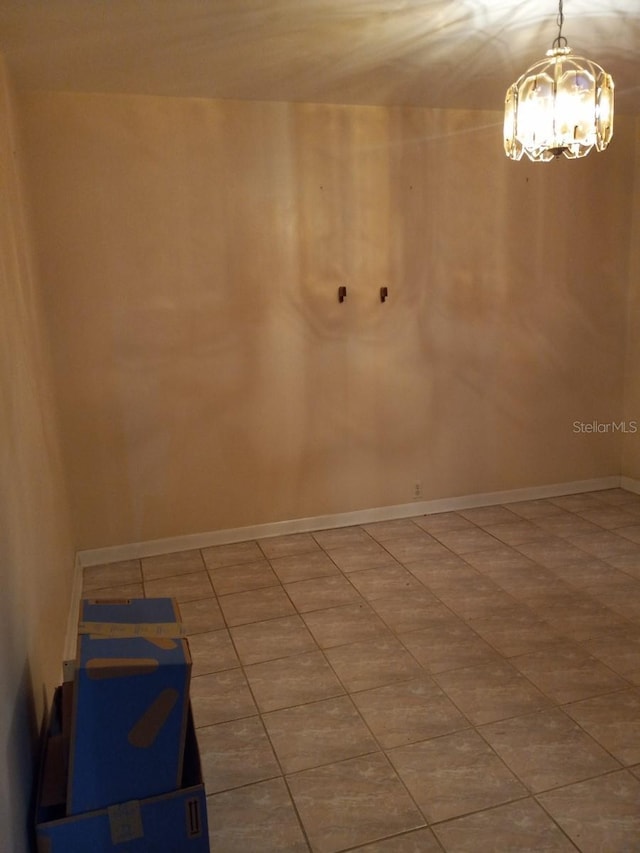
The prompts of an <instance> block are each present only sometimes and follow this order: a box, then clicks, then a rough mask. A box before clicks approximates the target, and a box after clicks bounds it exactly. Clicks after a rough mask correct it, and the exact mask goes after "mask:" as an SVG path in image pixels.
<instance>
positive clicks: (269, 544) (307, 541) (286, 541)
mask: <svg viewBox="0 0 640 853" xmlns="http://www.w3.org/2000/svg"><path fill="white" fill-rule="evenodd" d="M258 544H259V545H260V548H262V551H263V552H264V554H265V556H266V557H267V558H268V559H269V560H271V559H275V558H277V557H290V556H292V555H294V554H307V553H308V552H309V551H317V550H319V548H320V546H319V545H318V543H317V542H316V540H315V539H314V538H313V536H312V535H311V534H310V533H292V534H290V535H288V536H273V537H271V538H270V539H260V540H258Z"/></svg>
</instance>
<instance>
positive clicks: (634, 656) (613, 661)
mask: <svg viewBox="0 0 640 853" xmlns="http://www.w3.org/2000/svg"><path fill="white" fill-rule="evenodd" d="M581 645H582V647H583V648H584V649H586V650H587V651H588V652H589V654H591V655H592V656H593V657H595V658H597V659H598V660H600V661H602V663H604V664H606V665H607V666H608V667H609V669H612V670H613V671H614V672H617V673H618V675H622V676H625V675H628V674H630V673H633V672H640V629H638V628H636V629H632V630H627V631H610V632H608V633H606V634H602V635H601V636H599V637H596V638H594V639H592V640H586V641H584V642H583V643H582V644H581Z"/></svg>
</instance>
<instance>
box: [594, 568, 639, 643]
mask: <svg viewBox="0 0 640 853" xmlns="http://www.w3.org/2000/svg"><path fill="white" fill-rule="evenodd" d="M614 571H616V570H615V569H614ZM621 574H622V573H621ZM584 591H585V593H587V594H588V595H589V596H590V598H593V599H595V600H596V601H598V603H599V604H600V605H602V606H604V607H606V608H608V609H609V610H612V611H613V612H614V613H615V614H617V616H618V617H623V619H624V620H630V621H637V620H638V619H640V581H637V580H633V579H631V578H629V577H628V576H627V583H624V584H623V583H607V581H602V582H600V583H599V584H598V585H597V586H588V587H585V590H584ZM610 627H611V628H615V627H616V626H615V625H611V626H610ZM617 627H618V628H619V629H620V630H624V628H625V627H627V626H625V625H623V624H619V625H618V626H617ZM629 627H630V626H629ZM599 633H602V632H601V631H600V632H599Z"/></svg>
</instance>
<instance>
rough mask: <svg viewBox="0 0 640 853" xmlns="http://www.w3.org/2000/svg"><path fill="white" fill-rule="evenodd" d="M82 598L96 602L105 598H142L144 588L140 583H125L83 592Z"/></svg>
mask: <svg viewBox="0 0 640 853" xmlns="http://www.w3.org/2000/svg"><path fill="white" fill-rule="evenodd" d="M83 596H84V597H85V598H90V599H95V600H96V601H103V600H104V599H106V598H144V587H143V586H142V584H141V583H125V584H121V585H119V586H108V587H105V588H104V589H93V590H90V591H83Z"/></svg>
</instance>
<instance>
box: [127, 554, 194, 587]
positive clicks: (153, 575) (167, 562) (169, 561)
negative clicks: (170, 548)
mask: <svg viewBox="0 0 640 853" xmlns="http://www.w3.org/2000/svg"><path fill="white" fill-rule="evenodd" d="M203 569H204V562H203V560H202V554H201V553H200V551H178V552H176V553H174V554H160V555H158V556H157V557H143V558H142V576H143V577H144V579H145V581H152V580H157V579H158V578H166V577H171V576H172V575H188V574H193V573H194V572H201V571H202V570H203Z"/></svg>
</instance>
